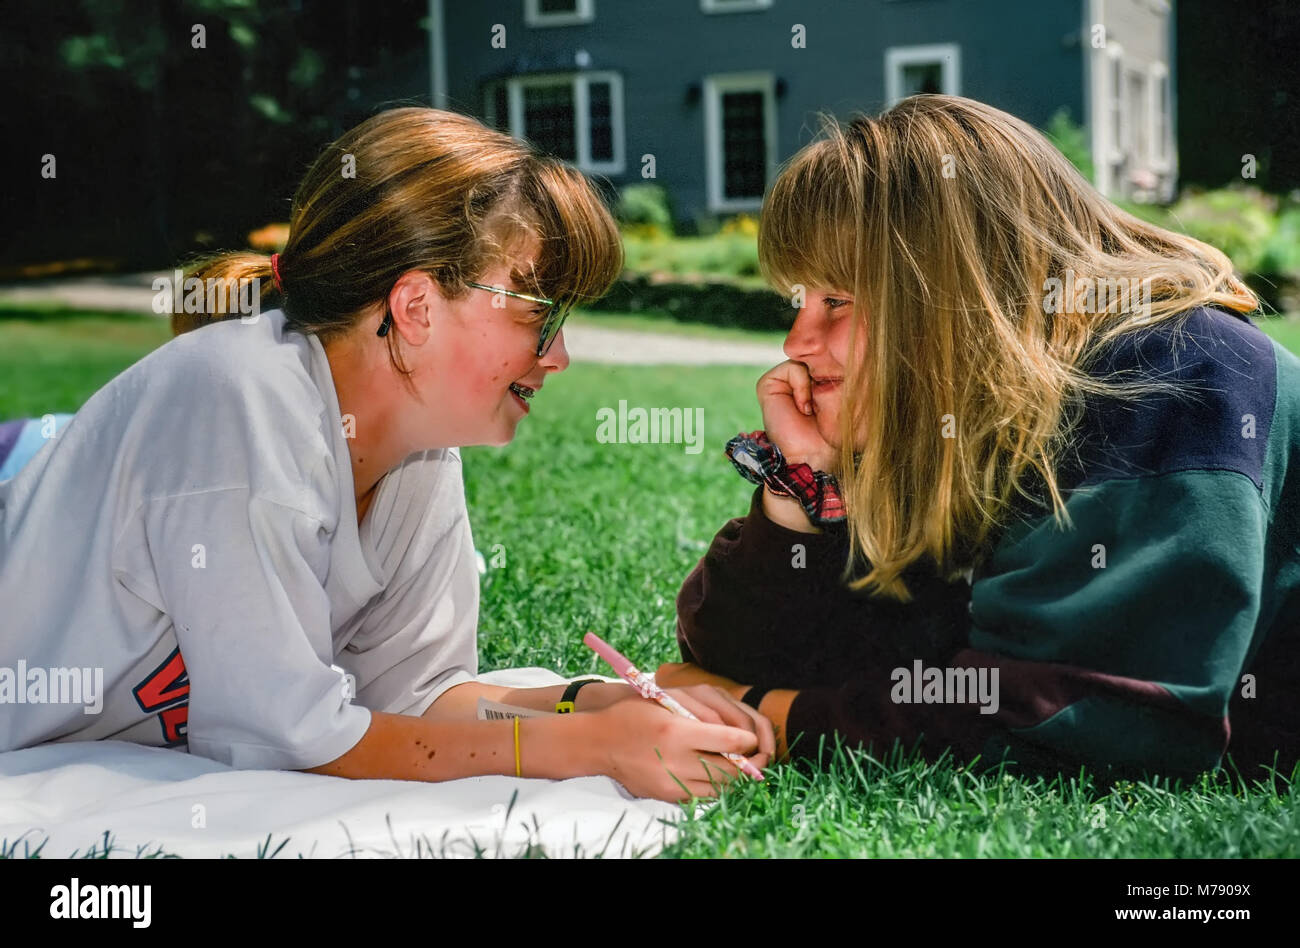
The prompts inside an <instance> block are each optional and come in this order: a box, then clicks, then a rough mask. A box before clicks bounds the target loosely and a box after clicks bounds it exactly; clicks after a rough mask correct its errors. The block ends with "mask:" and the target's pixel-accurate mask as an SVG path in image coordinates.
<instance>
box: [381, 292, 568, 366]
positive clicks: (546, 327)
mask: <svg viewBox="0 0 1300 948" xmlns="http://www.w3.org/2000/svg"><path fill="white" fill-rule="evenodd" d="M465 285H466V286H472V287H474V288H475V289H476V290H487V291H489V292H491V293H501V294H503V295H505V296H513V297H515V298H516V299H521V300H528V302H530V303H542V304H544V305H546V306H547V307H549V308H548V309H547V310H546V313H545V314H544V315H543V317H542V328H541V331H540V333H539V334H538V339H537V357H538V358H539V359H540V358H541V357H542V356H544V355H546V353H547V352H549V351H550V349H551V346H552V345H553V344H554V343H555V337H556V336H558V335H559V334H560V330H561V329H562V328H563V326H564V321H565V320H566V319H568V317H569V310H571V309H572V308H573V307H572V305H568V306H565V305H564V304H562V303H557V302H556V301H555V300H548V299H545V298H544V297H541V296H529V295H528V294H527V293H516V292H514V291H513V290H507V289H505V288H504V287H500V286H486V285H484V284H482V283H471V282H470V281H468V280H466V281H465ZM557 314H558V317H557ZM392 325H393V314H392V313H391V312H386V313H384V321H383V322H382V323H380V324H379V331H378V332H377V333H376V334H375V335H377V336H385V335H387V334H388V330H389V329H390V328H392ZM552 326H554V328H553V329H552ZM548 334H549V335H548Z"/></svg>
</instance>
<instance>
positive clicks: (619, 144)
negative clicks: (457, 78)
mask: <svg viewBox="0 0 1300 948" xmlns="http://www.w3.org/2000/svg"><path fill="white" fill-rule="evenodd" d="M593 82H608V83H609V124H610V138H611V145H612V146H613V153H614V155H613V160H611V161H594V160H592V157H591V113H590V110H589V106H590V99H589V96H590V84H591V83H593ZM501 83H505V85H506V103H507V108H508V109H509V112H510V114H509V116H508V122H507V127H508V128H509V129H510V134H511V135H513V136H515V137H516V138H526V137H527V136H526V135H525V134H524V133H525V129H524V89H525V88H526V87H528V86H558V85H565V84H568V85H569V87H570V89H571V90H572V92H573V134H574V137H575V138H576V139H577V141H576V142H575V143H574V145H575V147H574V151H575V153H576V154H577V158H576V159H575V160H574V165H575V166H576V167H577V168H578V169H579V170H580V171H584V172H589V173H591V174H611V175H616V174H622V173H623V171H624V165H625V162H626V156H625V154H624V150H623V128H624V125H623V77H622V76H621V75H620V74H619V73H617V72H609V71H595V72H551V73H538V74H533V75H527V76H510V77H508V78H506V79H499V80H497V81H496V82H493V83H489V84H488V86H487V88H486V89H484V93H483V94H484V104H483V115H484V117H485V118H486V119H487V124H489V125H491V126H493V127H496V126H497V125H498V117H497V114H496V102H495V90H496V88H497V86H499V85H500V84H501Z"/></svg>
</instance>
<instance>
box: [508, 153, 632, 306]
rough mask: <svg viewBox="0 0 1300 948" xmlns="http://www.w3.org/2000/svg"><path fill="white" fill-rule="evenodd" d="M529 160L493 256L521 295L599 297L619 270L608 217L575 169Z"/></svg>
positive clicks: (619, 246) (619, 252)
mask: <svg viewBox="0 0 1300 948" xmlns="http://www.w3.org/2000/svg"><path fill="white" fill-rule="evenodd" d="M529 163H530V167H528V168H527V169H525V171H524V173H523V176H522V178H521V180H520V182H519V191H518V196H517V202H516V204H517V206H516V207H515V208H514V210H513V211H511V212H510V213H508V214H506V215H505V216H504V218H503V220H502V221H501V222H500V224H499V226H498V228H497V233H498V236H499V241H500V246H501V247H503V248H507V249H506V250H505V251H504V252H502V253H499V254H497V256H498V258H500V259H502V260H505V261H506V262H509V263H510V265H511V271H510V275H511V278H512V279H513V280H514V281H515V285H516V286H517V287H518V288H519V291H520V292H521V293H529V294H531V295H534V296H541V297H545V298H547V299H552V300H564V301H569V302H572V303H574V304H577V305H581V304H582V303H583V302H588V301H591V300H597V299H599V298H600V297H602V296H604V295H605V294H606V293H608V292H609V289H610V287H612V286H613V285H614V283H615V281H616V280H617V279H618V277H619V275H620V274H621V273H622V272H623V242H622V240H621V239H620V237H619V232H618V226H617V224H615V222H614V218H613V215H611V214H610V212H609V209H608V208H607V207H606V206H605V204H604V202H603V200H602V199H601V196H600V192H599V191H597V190H596V189H595V188H594V187H592V185H591V184H590V183H589V182H588V181H587V180H586V178H584V177H583V175H582V173H581V172H580V171H578V170H577V169H575V168H572V167H569V166H567V165H564V164H563V163H561V162H559V161H558V160H556V159H551V158H547V157H536V156H534V157H532V158H530V159H529ZM512 254H514V255H513V256H512Z"/></svg>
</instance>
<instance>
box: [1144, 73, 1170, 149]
mask: <svg viewBox="0 0 1300 948" xmlns="http://www.w3.org/2000/svg"><path fill="white" fill-rule="evenodd" d="M1161 89H1163V90H1164V93H1165V107H1166V111H1165V112H1163V113H1162V112H1161V110H1160V90H1161ZM1173 93H1174V91H1173V88H1172V86H1171V85H1170V82H1169V67H1168V66H1166V65H1165V64H1164V63H1162V62H1153V63H1151V64H1150V65H1149V66H1148V67H1147V97H1148V98H1147V111H1148V116H1149V120H1150V123H1151V124H1150V126H1149V130H1148V132H1147V142H1148V144H1149V145H1150V148H1151V153H1150V154H1149V155H1147V156H1146V158H1147V163H1148V164H1149V165H1150V167H1151V169H1152V170H1153V171H1168V170H1170V168H1171V167H1172V152H1173V128H1174V94H1173ZM1160 129H1163V130H1164V134H1158V130H1160Z"/></svg>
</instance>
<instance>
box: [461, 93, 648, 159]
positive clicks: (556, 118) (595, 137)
mask: <svg viewBox="0 0 1300 948" xmlns="http://www.w3.org/2000/svg"><path fill="white" fill-rule="evenodd" d="M484 119H485V120H486V122H487V124H488V125H491V126H492V127H493V128H498V129H500V130H501V131H503V132H507V133H509V134H511V135H514V136H515V137H516V138H524V139H527V140H528V141H530V142H532V143H533V144H534V145H536V146H537V147H538V148H540V149H542V150H543V151H545V152H548V153H549V154H552V155H555V156H556V157H557V158H562V159H564V160H565V161H569V162H572V163H574V164H575V165H577V166H578V167H579V168H580V169H582V170H583V171H589V172H598V173H602V174H621V173H622V172H623V83H622V78H621V77H620V76H619V75H618V74H617V73H613V72H589V73H554V74H550V75H536V76H515V77H512V78H510V79H502V80H498V81H496V82H493V83H491V84H489V86H488V87H487V90H486V95H485V98H484Z"/></svg>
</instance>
